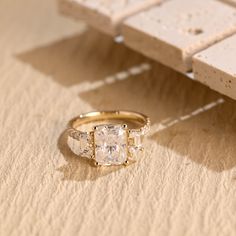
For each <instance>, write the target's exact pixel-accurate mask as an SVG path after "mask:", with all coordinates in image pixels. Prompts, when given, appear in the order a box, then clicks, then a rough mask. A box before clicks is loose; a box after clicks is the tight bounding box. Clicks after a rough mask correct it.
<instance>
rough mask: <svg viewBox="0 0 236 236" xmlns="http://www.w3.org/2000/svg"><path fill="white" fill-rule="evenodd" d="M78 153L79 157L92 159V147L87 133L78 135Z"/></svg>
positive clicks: (90, 138)
mask: <svg viewBox="0 0 236 236" xmlns="http://www.w3.org/2000/svg"><path fill="white" fill-rule="evenodd" d="M78 140H79V151H80V155H81V156H84V157H87V158H92V155H93V147H92V137H91V135H90V134H89V133H85V132H84V133H80V134H79V138H78Z"/></svg>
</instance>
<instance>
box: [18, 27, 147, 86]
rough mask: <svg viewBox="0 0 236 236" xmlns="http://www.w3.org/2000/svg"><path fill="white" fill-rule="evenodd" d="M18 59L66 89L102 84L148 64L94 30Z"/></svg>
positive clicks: (136, 54)
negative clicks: (103, 80)
mask: <svg viewBox="0 0 236 236" xmlns="http://www.w3.org/2000/svg"><path fill="white" fill-rule="evenodd" d="M16 58H17V59H18V60H20V61H21V62H23V63H26V64H29V65H31V66H32V67H33V68H34V69H36V70H38V71H39V72H41V73H43V74H45V75H47V76H50V78H52V79H53V80H55V81H56V82H57V83H59V84H61V85H63V86H73V85H76V84H79V83H81V82H84V81H97V80H102V79H103V78H105V77H106V76H109V75H111V74H114V73H117V72H119V71H121V70H125V69H127V68H129V67H131V66H133V65H136V64H139V63H140V62H143V61H144V60H145V58H144V57H142V56H141V55H140V54H138V53H136V52H134V51H132V50H131V49H129V48H127V47H124V46H123V45H122V44H119V43H115V42H114V40H113V38H112V37H110V36H107V35H104V34H102V33H100V32H98V31H96V30H94V29H86V30H85V31H84V32H81V33H80V34H77V35H74V36H71V37H68V38H64V39H61V40H59V41H55V42H52V43H50V44H48V45H41V46H38V47H37V48H33V49H30V50H28V51H25V52H21V53H19V54H17V55H16Z"/></svg>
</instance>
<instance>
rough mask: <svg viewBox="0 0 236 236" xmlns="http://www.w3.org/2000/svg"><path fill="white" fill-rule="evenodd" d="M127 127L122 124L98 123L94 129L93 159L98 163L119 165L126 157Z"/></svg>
mask: <svg viewBox="0 0 236 236" xmlns="http://www.w3.org/2000/svg"><path fill="white" fill-rule="evenodd" d="M127 139H128V137H127V129H126V128H125V127H124V126H123V125H99V126H96V128H95V131H94V144H95V160H96V162H98V163H99V164H100V165H121V164H123V163H125V161H126V160H127V159H128V146H127Z"/></svg>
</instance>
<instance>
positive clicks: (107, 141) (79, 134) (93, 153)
mask: <svg viewBox="0 0 236 236" xmlns="http://www.w3.org/2000/svg"><path fill="white" fill-rule="evenodd" d="M118 120H119V121H120V122H121V123H120V122H119V123H118V122H117V121H118ZM104 121H106V122H107V123H105V124H99V125H96V126H94V127H93V129H92V130H90V131H86V132H84V131H81V130H80V129H79V128H80V126H82V125H84V124H89V123H94V122H104ZM109 122H110V123H109ZM114 122H117V123H114ZM126 122H129V123H133V126H135V127H133V126H132V128H129V126H128V125H127V124H126ZM149 128H150V120H149V118H148V117H147V116H145V115H143V114H141V113H138V112H131V111H103V112H97V111H96V112H89V113H85V114H82V115H80V116H78V117H76V118H74V119H73V120H72V121H71V122H70V123H69V127H68V130H67V131H68V135H69V137H71V138H73V139H76V140H78V141H79V155H81V156H84V157H87V158H89V159H93V160H94V161H95V164H96V165H106V166H108V165H122V164H128V163H129V161H134V160H136V159H137V157H138V156H139V154H140V152H141V151H142V150H143V146H142V139H143V136H144V135H145V134H147V132H148V131H149Z"/></svg>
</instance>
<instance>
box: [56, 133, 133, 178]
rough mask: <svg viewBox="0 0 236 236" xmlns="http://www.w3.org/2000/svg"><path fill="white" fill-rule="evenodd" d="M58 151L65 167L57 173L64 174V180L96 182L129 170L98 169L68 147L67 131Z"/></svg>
mask: <svg viewBox="0 0 236 236" xmlns="http://www.w3.org/2000/svg"><path fill="white" fill-rule="evenodd" d="M57 146H58V149H59V150H60V152H61V154H62V155H63V156H64V158H65V161H66V162H67V163H66V164H65V165H63V166H61V167H59V168H57V171H59V172H62V173H63V179H62V180H67V181H68V180H73V181H78V182H79V181H85V180H90V181H95V180H96V179H98V178H100V177H103V176H106V175H109V174H111V173H113V172H116V171H119V170H121V169H122V168H129V167H131V165H129V166H110V167H96V166H94V163H93V161H92V160H89V159H88V158H85V157H82V156H79V155H77V154H76V153H75V152H73V151H72V150H71V148H70V146H69V145H68V133H67V131H66V130H65V131H64V132H63V133H62V134H61V135H60V137H59V138H58V143H57Z"/></svg>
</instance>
